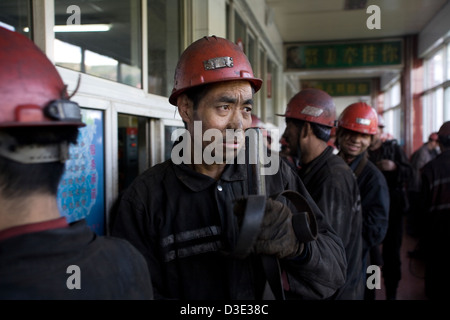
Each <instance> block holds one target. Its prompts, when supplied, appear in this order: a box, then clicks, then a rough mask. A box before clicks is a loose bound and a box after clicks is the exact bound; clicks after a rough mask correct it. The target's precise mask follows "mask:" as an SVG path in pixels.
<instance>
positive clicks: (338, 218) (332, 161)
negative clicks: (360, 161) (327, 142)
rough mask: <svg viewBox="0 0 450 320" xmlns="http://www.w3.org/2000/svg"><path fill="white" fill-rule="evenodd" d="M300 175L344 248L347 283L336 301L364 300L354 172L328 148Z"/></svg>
mask: <svg viewBox="0 0 450 320" xmlns="http://www.w3.org/2000/svg"><path fill="white" fill-rule="evenodd" d="M299 175H300V178H302V181H303V183H304V184H305V187H306V189H308V191H309V193H310V194H311V197H312V198H313V199H314V201H316V203H317V206H318V207H319V208H320V209H321V210H322V212H323V213H324V215H325V217H326V219H327V221H328V222H329V223H330V225H331V226H332V227H333V229H334V230H335V231H336V233H337V234H338V235H339V236H340V237H341V239H342V242H343V244H344V247H345V252H346V256H347V280H346V282H345V285H344V286H343V287H342V288H340V289H339V290H338V292H337V293H336V294H335V296H334V299H339V300H362V299H364V287H365V279H366V273H365V272H364V273H363V271H362V270H363V259H362V254H363V251H362V245H363V242H362V212H361V199H360V194H359V187H358V182H357V181H356V178H355V175H354V174H353V171H352V170H351V169H350V167H349V166H348V165H347V163H345V161H344V160H343V159H342V158H341V157H338V156H336V155H335V154H334V153H333V148H332V147H327V148H326V149H325V150H324V151H323V152H322V154H321V155H320V156H318V157H317V158H316V159H314V160H313V161H311V162H310V163H308V164H307V165H303V166H302V168H301V169H300V170H299Z"/></svg>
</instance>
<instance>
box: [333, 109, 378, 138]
mask: <svg viewBox="0 0 450 320" xmlns="http://www.w3.org/2000/svg"><path fill="white" fill-rule="evenodd" d="M338 126H339V127H342V128H345V129H349V130H352V131H356V132H360V133H365V134H370V135H374V134H376V133H377V131H378V129H377V127H378V116H377V113H376V112H375V109H373V108H372V107H371V106H369V105H368V104H367V103H365V102H356V103H353V104H351V105H349V106H348V107H347V108H345V109H344V111H342V113H341V115H340V116H339V120H338Z"/></svg>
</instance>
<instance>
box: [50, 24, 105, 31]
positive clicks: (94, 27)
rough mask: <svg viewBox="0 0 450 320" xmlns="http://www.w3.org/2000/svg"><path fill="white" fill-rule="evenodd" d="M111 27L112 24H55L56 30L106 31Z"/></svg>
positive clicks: (54, 28) (54, 29)
mask: <svg viewBox="0 0 450 320" xmlns="http://www.w3.org/2000/svg"><path fill="white" fill-rule="evenodd" d="M109 29H111V25H110V24H70V25H61V26H54V27H53V31H54V32H104V31H109Z"/></svg>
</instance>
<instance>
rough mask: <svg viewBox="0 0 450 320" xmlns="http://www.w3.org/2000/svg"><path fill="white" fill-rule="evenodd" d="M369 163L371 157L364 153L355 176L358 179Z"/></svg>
mask: <svg viewBox="0 0 450 320" xmlns="http://www.w3.org/2000/svg"><path fill="white" fill-rule="evenodd" d="M367 161H369V155H368V154H367V152H365V153H364V155H363V157H362V159H361V161H360V162H359V164H358V166H357V167H356V169H355V176H356V177H357V178H358V177H359V175H360V174H361V172H362V171H363V169H364V167H365V166H366V164H367Z"/></svg>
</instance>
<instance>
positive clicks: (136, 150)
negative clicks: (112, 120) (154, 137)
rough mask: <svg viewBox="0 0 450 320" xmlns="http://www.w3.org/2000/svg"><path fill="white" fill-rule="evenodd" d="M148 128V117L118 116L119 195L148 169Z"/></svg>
mask: <svg viewBox="0 0 450 320" xmlns="http://www.w3.org/2000/svg"><path fill="white" fill-rule="evenodd" d="M148 128H149V121H148V118H146V117H139V116H132V115H127V114H118V145H119V148H118V150H119V156H118V159H119V193H120V192H122V191H124V190H125V189H126V188H127V187H128V186H129V185H130V183H131V182H132V181H133V180H134V179H135V178H136V177H137V176H138V175H139V174H140V173H142V172H143V171H144V170H145V169H147V168H148V162H149V160H148V159H149V152H148V149H147V146H148V145H149V143H148V140H149V139H148V137H149V134H148V132H149V129H148Z"/></svg>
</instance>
